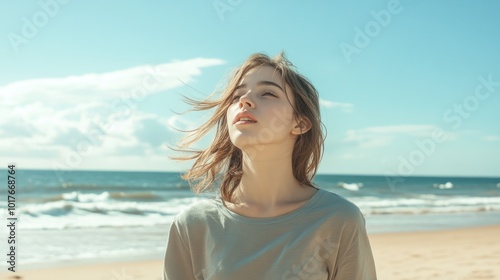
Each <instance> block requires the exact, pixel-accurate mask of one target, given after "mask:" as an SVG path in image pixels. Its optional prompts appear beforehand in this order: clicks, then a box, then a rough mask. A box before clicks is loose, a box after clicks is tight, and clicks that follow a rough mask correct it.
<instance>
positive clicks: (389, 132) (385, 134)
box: [342, 125, 455, 148]
mask: <svg viewBox="0 0 500 280" xmlns="http://www.w3.org/2000/svg"><path fill="white" fill-rule="evenodd" d="M436 133H443V136H440V138H441V137H446V139H447V140H451V139H453V138H454V137H455V136H454V135H453V134H452V133H449V132H444V131H442V130H441V129H440V128H439V127H437V126H433V125H393V126H374V127H367V128H363V129H357V130H348V131H347V132H346V136H345V137H344V138H343V139H342V142H344V143H354V144H357V145H359V146H360V147H361V148H380V147H385V146H389V145H391V144H393V143H394V141H395V140H396V138H397V137H401V136H411V137H415V138H421V137H431V138H432V137H433V136H434V135H435V134H436Z"/></svg>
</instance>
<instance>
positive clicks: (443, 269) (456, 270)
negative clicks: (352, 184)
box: [0, 224, 500, 280]
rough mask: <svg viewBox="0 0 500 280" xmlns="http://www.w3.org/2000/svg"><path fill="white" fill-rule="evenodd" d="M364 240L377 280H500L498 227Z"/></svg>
mask: <svg viewBox="0 0 500 280" xmlns="http://www.w3.org/2000/svg"><path fill="white" fill-rule="evenodd" d="M369 236H370V242H371V245H372V250H373V255H374V258H375V263H376V266H377V274H378V279H500V242H498V237H499V236H500V224H498V225H490V226H480V227H466V228H455V229H443V230H432V231H411V232H389V233H374V234H370V235H369ZM5 269H6V268H5ZM161 272H162V259H161V258H158V259H150V260H138V261H123V260H114V261H113V260H108V261H103V262H102V263H99V264H96V263H80V264H65V265H64V266H58V267H56V266H54V267H48V268H36V269H27V270H22V271H18V272H15V273H12V272H2V273H0V279H5V280H12V279H23V280H35V279H53V280H58V279H72V280H80V279H82V280H83V279H103V280H109V279H116V280H123V279H137V280H141V279H161ZM16 277H17V278H16Z"/></svg>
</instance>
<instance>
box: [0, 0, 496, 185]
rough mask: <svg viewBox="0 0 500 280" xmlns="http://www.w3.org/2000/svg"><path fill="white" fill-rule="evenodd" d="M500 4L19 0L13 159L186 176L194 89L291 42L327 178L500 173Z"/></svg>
mask: <svg viewBox="0 0 500 280" xmlns="http://www.w3.org/2000/svg"><path fill="white" fill-rule="evenodd" d="M325 2H326V1H325ZM499 10H500V3H499V2H498V1H492V0H490V1H481V2H472V1H363V2H359V1H329V3H328V4H323V3H321V4H320V3H318V2H316V3H312V2H305V1H300V2H299V1H272V2H271V1H244V0H243V1H241V0H240V1H238V0H231V1H227V0H226V1H142V2H139V1H135V2H127V3H126V4H125V3H124V2H123V1H101V2H98V1H62V0H61V1H56V0H50V1H49V0H41V1H26V2H22V3H19V2H15V1H9V2H7V1H5V2H4V3H3V9H2V10H1V11H0V18H1V23H2V24H1V25H0V34H1V35H2V37H1V38H2V39H1V40H0V50H1V53H0V61H1V62H0V71H1V75H0V111H1V112H2V115H3V118H1V119H0V159H1V164H3V165H4V166H6V164H7V163H9V162H15V163H17V165H18V166H19V168H42V169H82V170H158V171H178V170H184V169H185V168H187V167H188V166H189V165H188V164H185V163H184V164H179V163H177V162H174V161H171V160H169V159H168V155H172V154H173V153H172V152H171V151H170V150H169V149H168V148H167V147H166V144H170V145H172V144H174V143H175V142H176V141H177V140H179V139H180V137H181V134H179V133H178V132H176V131H175V130H173V129H172V127H178V128H193V127H195V126H196V125H197V124H200V123H201V121H202V120H203V118H204V116H206V115H204V114H185V115H178V114H176V113H175V112H181V111H183V110H186V109H187V108H188V107H187V106H186V105H185V104H183V103H182V101H181V95H183V94H184V95H188V96H190V97H194V98H203V97H204V96H206V95H207V94H209V93H211V92H212V91H213V90H214V89H215V88H216V86H217V85H220V83H222V82H223V81H224V80H225V77H226V76H225V75H226V74H227V73H228V71H229V70H231V69H232V68H233V67H235V66H237V65H238V64H240V63H241V62H242V61H244V60H245V58H246V57H248V56H249V55H250V54H251V53H254V52H265V53H267V54H269V55H271V56H274V55H275V54H277V53H278V52H280V51H281V50H284V51H285V52H286V53H287V55H288V58H289V59H290V60H291V61H292V62H293V63H294V64H295V65H296V66H297V67H298V70H299V72H301V73H302V74H304V75H305V76H307V77H308V78H309V79H310V80H311V81H312V83H313V84H314V85H315V86H316V88H317V89H318V91H319V93H320V97H321V105H322V106H321V110H322V111H321V113H322V117H323V122H324V124H325V126H326V128H327V132H328V137H327V140H326V142H325V154H324V156H323V161H322V163H321V165H320V168H319V173H328V174H376V175H387V176H389V175H390V176H411V175H437V176H454V175H456V176H500V125H499V123H500V109H499V108H500V51H499V50H500V29H499V28H498V27H499V26H500V18H499V17H498V13H497V12H498V11H499ZM179 81H182V83H181V82H179ZM139 97H140V98H139ZM100 126H107V127H108V128H107V129H102V128H100ZM99 128H100V130H99ZM207 141H208V139H205V140H204V141H203V142H202V143H200V147H203V145H204V144H206V143H207Z"/></svg>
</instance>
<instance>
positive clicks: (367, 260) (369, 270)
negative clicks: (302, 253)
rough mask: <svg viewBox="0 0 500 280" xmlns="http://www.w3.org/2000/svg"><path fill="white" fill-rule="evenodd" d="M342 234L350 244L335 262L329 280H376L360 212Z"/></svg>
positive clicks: (363, 220) (373, 263) (363, 221)
mask: <svg viewBox="0 0 500 280" xmlns="http://www.w3.org/2000/svg"><path fill="white" fill-rule="evenodd" d="M343 234H345V238H349V239H350V240H351V242H349V244H348V245H346V249H345V253H344V254H343V256H341V258H340V259H339V261H338V262H337V269H336V273H335V275H333V277H332V278H331V279H330V280H342V279H352V280H373V279H375V280H376V279H377V275H376V271H375V262H374V260H373V254H372V250H371V247H370V241H369V239H368V234H367V233H366V228H365V219H364V217H363V215H362V214H361V212H359V215H358V218H357V219H355V220H354V221H353V224H352V225H349V226H347V227H346V230H345V231H344V232H343Z"/></svg>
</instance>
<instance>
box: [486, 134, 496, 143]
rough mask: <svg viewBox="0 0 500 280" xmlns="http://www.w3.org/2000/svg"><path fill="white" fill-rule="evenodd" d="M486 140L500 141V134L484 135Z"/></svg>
mask: <svg viewBox="0 0 500 280" xmlns="http://www.w3.org/2000/svg"><path fill="white" fill-rule="evenodd" d="M484 140H486V141H490V142H495V141H500V136H498V135H488V136H485V137H484Z"/></svg>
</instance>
